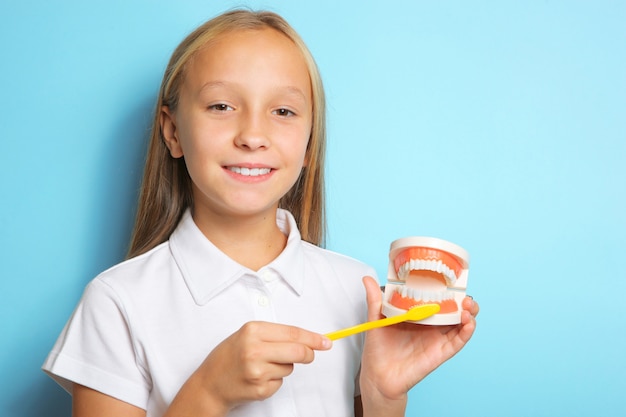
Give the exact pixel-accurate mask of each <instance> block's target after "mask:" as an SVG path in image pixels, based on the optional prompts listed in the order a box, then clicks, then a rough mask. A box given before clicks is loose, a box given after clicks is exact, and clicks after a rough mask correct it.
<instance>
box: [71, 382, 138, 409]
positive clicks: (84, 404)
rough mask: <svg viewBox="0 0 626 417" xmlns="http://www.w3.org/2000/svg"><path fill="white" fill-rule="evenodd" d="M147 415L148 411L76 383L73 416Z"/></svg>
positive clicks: (73, 394)
mask: <svg viewBox="0 0 626 417" xmlns="http://www.w3.org/2000/svg"><path fill="white" fill-rule="evenodd" d="M111 416H119V417H145V416H146V411H145V410H143V409H141V408H139V407H135V406H134V405H131V404H128V403H125V402H124V401H120V400H118V399H116V398H113V397H109V396H108V395H105V394H103V393H101V392H98V391H95V390H93V389H91V388H87V387H85V386H82V385H79V384H74V387H73V389H72V417H111Z"/></svg>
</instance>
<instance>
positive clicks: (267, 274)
mask: <svg viewBox="0 0 626 417" xmlns="http://www.w3.org/2000/svg"><path fill="white" fill-rule="evenodd" d="M261 278H262V279H263V281H265V282H272V281H274V279H276V276H275V275H274V273H273V272H272V271H268V270H265V271H262V272H261Z"/></svg>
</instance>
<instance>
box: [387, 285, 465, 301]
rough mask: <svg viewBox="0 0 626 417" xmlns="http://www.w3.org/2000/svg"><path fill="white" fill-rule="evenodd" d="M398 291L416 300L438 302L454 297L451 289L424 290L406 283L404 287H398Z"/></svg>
mask: <svg viewBox="0 0 626 417" xmlns="http://www.w3.org/2000/svg"><path fill="white" fill-rule="evenodd" d="M398 292H400V295H401V296H403V297H409V298H412V299H414V300H416V301H424V302H426V303H427V302H436V303H440V302H442V301H446V300H452V299H454V294H453V293H451V292H449V291H422V290H419V289H416V288H410V287H408V286H406V285H403V286H402V289H400V288H398Z"/></svg>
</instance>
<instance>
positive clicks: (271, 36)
mask: <svg viewBox="0 0 626 417" xmlns="http://www.w3.org/2000/svg"><path fill="white" fill-rule="evenodd" d="M185 72H186V74H185V79H186V80H185V81H186V83H192V84H196V85H197V84H198V83H200V84H204V83H206V82H208V81H211V80H212V79H218V80H219V81H237V82H258V83H269V82H276V83H280V82H281V81H284V82H285V83H290V84H296V85H303V84H306V85H307V86H310V82H311V80H310V72H309V68H308V65H307V61H306V60H305V58H304V54H303V52H302V51H301V50H300V48H299V47H298V45H297V44H296V43H295V42H293V41H292V40H291V39H289V38H288V37H287V36H286V35H285V34H283V33H281V32H279V31H277V30H275V29H271V28H264V29H245V30H234V31H228V32H226V33H223V34H220V35H219V36H217V37H215V38H213V39H212V40H210V41H208V42H207V43H206V44H204V45H203V46H202V47H201V48H199V49H198V51H197V52H196V53H195V54H194V55H193V56H192V57H191V59H190V61H189V62H188V65H187V68H186V71H185ZM306 89H307V90H309V88H308V87H307V88H306Z"/></svg>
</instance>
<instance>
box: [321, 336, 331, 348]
mask: <svg viewBox="0 0 626 417" xmlns="http://www.w3.org/2000/svg"><path fill="white" fill-rule="evenodd" d="M332 346H333V341H332V340H330V339H329V338H327V337H324V338H323V339H322V347H323V348H324V349H330V348H331V347H332Z"/></svg>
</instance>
